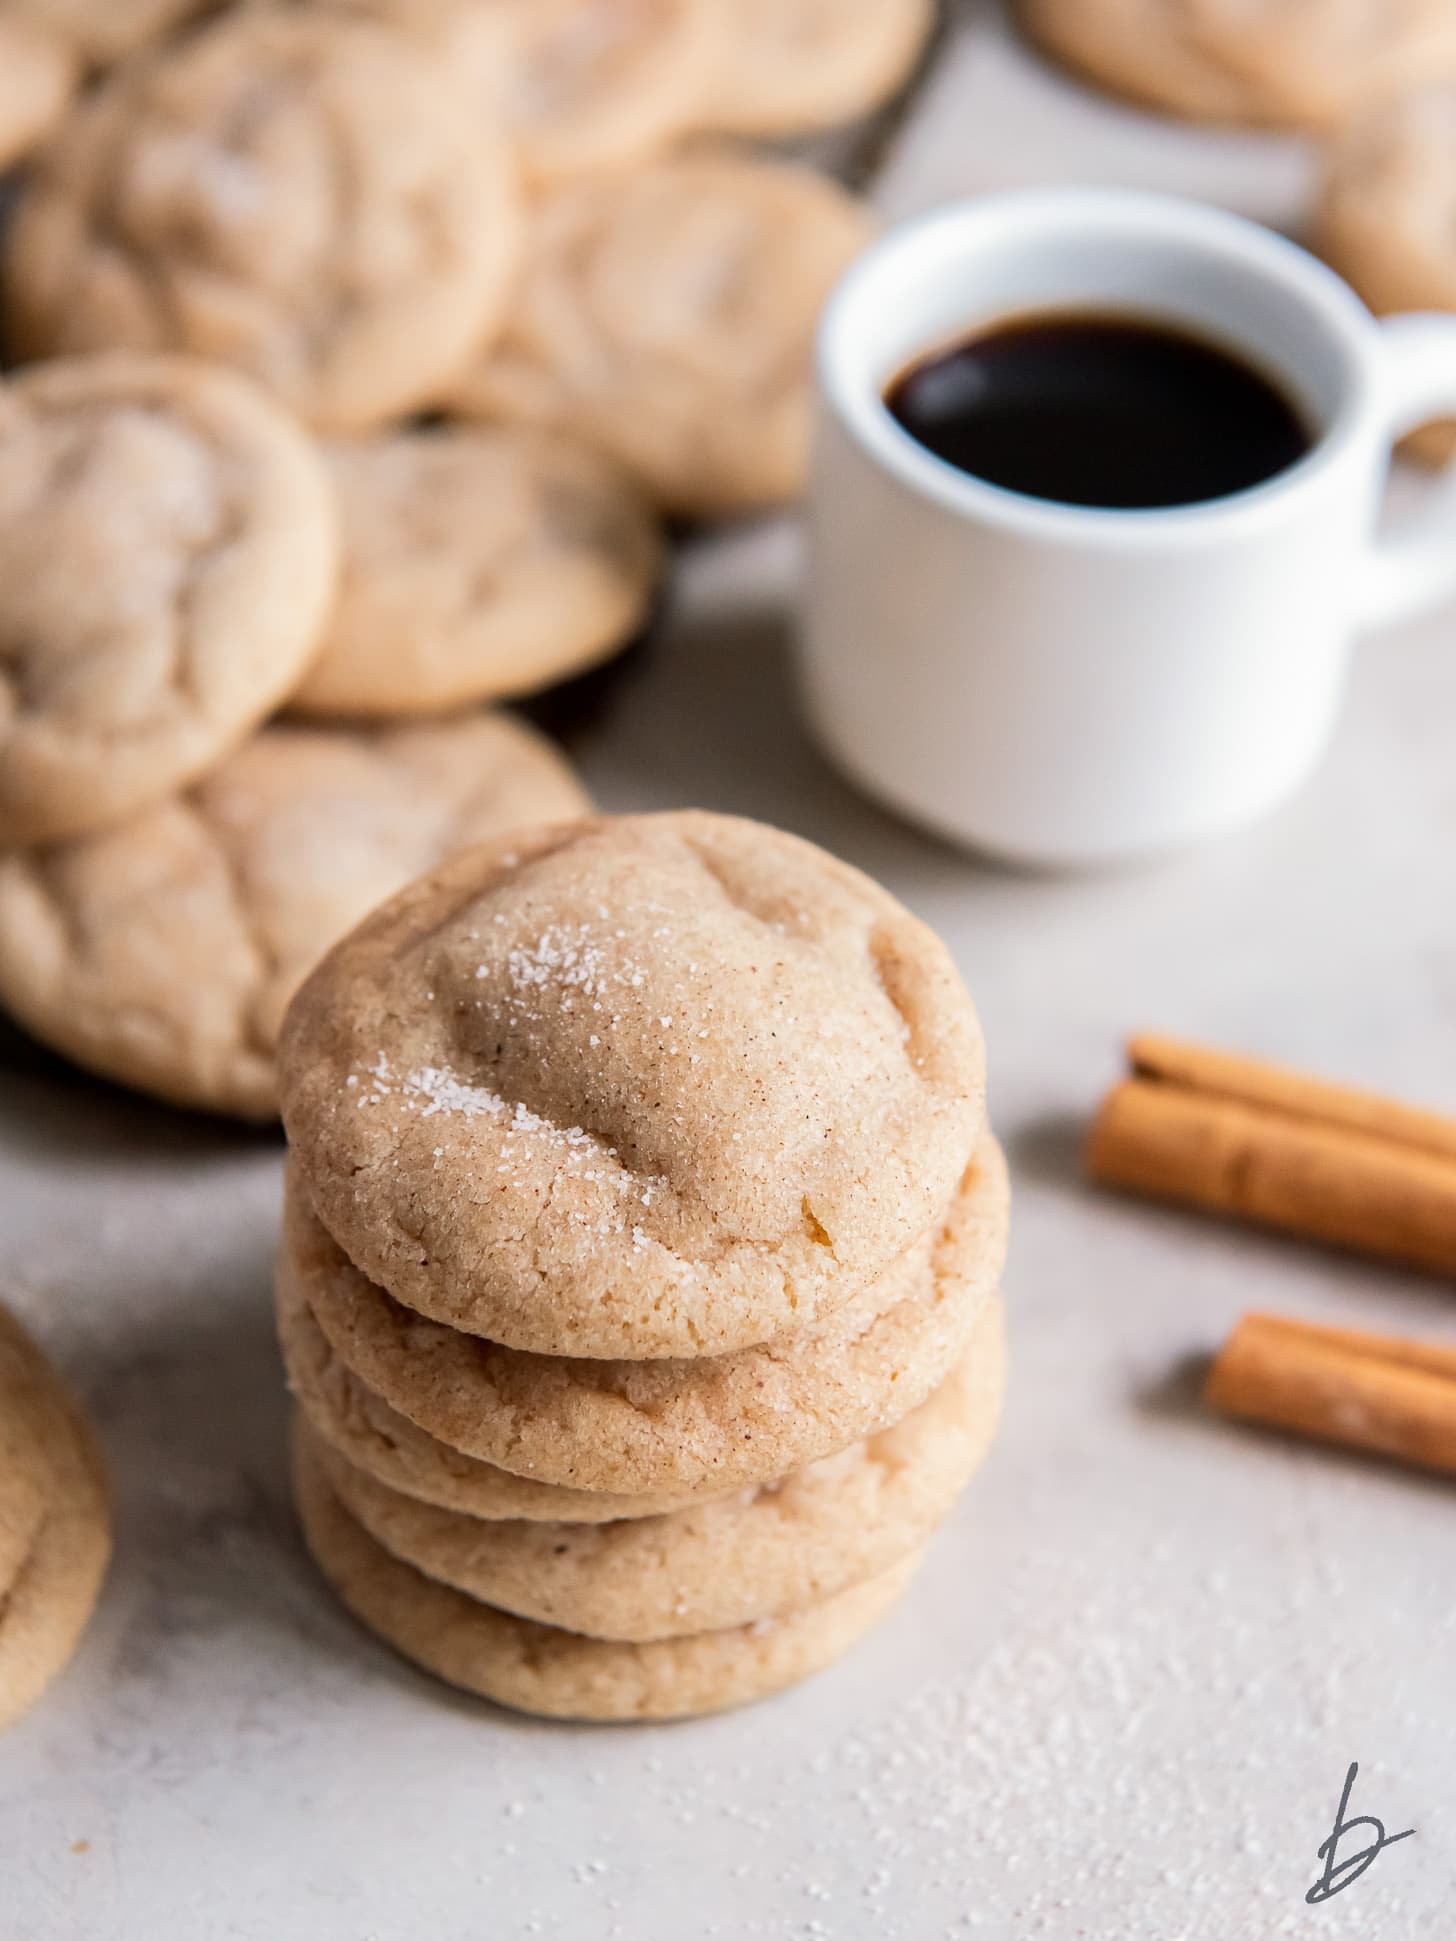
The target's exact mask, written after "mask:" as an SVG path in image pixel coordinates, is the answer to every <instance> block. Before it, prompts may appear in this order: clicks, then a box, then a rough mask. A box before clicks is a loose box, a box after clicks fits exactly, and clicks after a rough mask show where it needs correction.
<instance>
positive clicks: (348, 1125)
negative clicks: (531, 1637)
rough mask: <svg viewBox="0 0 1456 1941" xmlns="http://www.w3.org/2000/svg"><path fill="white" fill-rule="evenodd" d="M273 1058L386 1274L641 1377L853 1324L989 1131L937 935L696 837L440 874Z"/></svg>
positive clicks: (333, 1214) (767, 843) (626, 826)
mask: <svg viewBox="0 0 1456 1941" xmlns="http://www.w3.org/2000/svg"><path fill="white" fill-rule="evenodd" d="M280 1063H281V1067H282V1092H283V1117H284V1122H285V1124H286V1126H287V1128H288V1135H289V1142H290V1145H291V1147H292V1150H293V1154H294V1159H295V1163H296V1164H297V1166H298V1169H299V1172H300V1174H301V1177H302V1182H303V1184H304V1186H305V1188H306V1190H307V1193H308V1195H309V1197H310V1199H311V1200H312V1203H313V1206H314V1208H315V1210H316V1211H317V1213H318V1216H319V1218H320V1220H321V1221H322V1222H323V1223H324V1225H325V1226H326V1227H327V1228H328V1229H329V1231H330V1233H332V1234H333V1236H334V1237H335V1239H337V1240H338V1242H339V1244H340V1245H341V1246H342V1247H343V1248H344V1249H345V1250H346V1252H347V1253H348V1255H349V1257H350V1258H351V1259H352V1260H353V1261H354V1262H355V1264H356V1265H357V1266H358V1267H359V1268H360V1269H361V1270H362V1271H363V1272H364V1273H365V1274H367V1275H368V1276H369V1277H370V1278H371V1279H372V1280H375V1281H377V1282H379V1283H380V1285H381V1286H383V1287H385V1288H387V1289H388V1290H389V1292H390V1293H392V1294H393V1295H395V1296H396V1297H397V1298H398V1299H399V1300H400V1301H403V1302H405V1303H406V1304H407V1305H409V1306H410V1307H413V1308H416V1309H418V1310H419V1311H420V1312H421V1313H423V1314H428V1315H431V1316H433V1317H435V1318H436V1319H438V1320H441V1321H445V1322H448V1323H449V1324H450V1325H451V1326H452V1327H456V1328H463V1329H467V1330H469V1331H470V1332H472V1333H477V1334H483V1335H488V1336H490V1337H491V1339H492V1340H494V1341H497V1342H502V1343H504V1344H506V1345H507V1346H509V1347H514V1348H522V1349H528V1350H534V1351H536V1352H539V1353H545V1354H566V1355H573V1356H583V1355H585V1356H601V1357H608V1358H611V1357H621V1358H624V1359H631V1360H643V1359H649V1358H653V1357H659V1356H661V1357H668V1356H694V1355H710V1354H718V1353H722V1352H724V1351H726V1350H728V1349H733V1348H739V1347H745V1346H748V1345H750V1344H752V1343H755V1342H761V1341H766V1340H769V1339H770V1338H771V1337H772V1336H774V1335H778V1334H781V1333H783V1332H784V1330H786V1329H790V1328H803V1327H806V1326H808V1325H809V1324H810V1323H811V1322H813V1321H814V1320H815V1319H817V1318H820V1317H822V1316H824V1315H827V1314H828V1313H830V1312H831V1311H832V1310H833V1309H835V1308H837V1307H840V1306H842V1305H844V1304H845V1303H846V1302H848V1301H849V1300H850V1299H851V1298H852V1297H853V1296H854V1295H856V1294H858V1293H860V1292H862V1291H863V1290H864V1289H865V1288H866V1287H868V1286H869V1285H870V1284H871V1283H872V1282H874V1281H875V1280H876V1279H877V1278H878V1277H879V1276H881V1275H883V1274H884V1273H885V1272H886V1271H887V1270H888V1269H889V1268H890V1267H891V1265H892V1263H894V1262H895V1261H896V1260H897V1259H898V1258H899V1257H900V1256H902V1255H903V1254H904V1253H905V1251H906V1249H907V1248H909V1247H912V1246H913V1245H914V1244H915V1243H916V1242H917V1241H919V1240H921V1239H922V1238H923V1237H925V1236H927V1235H928V1234H929V1233H930V1232H931V1231H932V1229H933V1228H935V1227H937V1226H938V1225H939V1224H940V1222H941V1221H942V1220H943V1219H944V1216H945V1209H946V1207H947V1206H948V1204H949V1203H950V1201H951V1199H952V1196H953V1195H954V1193H955V1189H956V1186H957V1183H958V1181H959V1180H960V1178H961V1176H962V1173H963V1172H964V1170H965V1167H966V1165H967V1163H968V1160H969V1159H970V1156H971V1153H972V1149H973V1147H974V1145H975V1142H976V1138H977V1135H978V1132H979V1129H980V1127H981V1124H982V1119H983V1106H984V1101H983V1060H982V1048H981V1035H980V1028H979V1025H978V1023H977V1019H976V1014H975V1011H974V1008H973V1007H972V1004H971V1001H970V998H969V996H968V995H967V993H966V990H965V987H964V985H963V984H962V983H961V981H960V979H959V977H958V976H957V974H956V971H955V968H954V966H953V964H952V963H951V960H950V957H949V955H948V953H947V952H946V949H945V947H944V945H943V944H942V943H941V942H940V940H939V939H938V938H937V937H936V936H935V935H934V934H933V933H932V932H931V931H930V930H928V929H927V928H926V927H925V926H924V925H923V924H921V923H919V922H917V921H916V919H915V918H913V917H912V916H911V915H910V914H909V912H908V911H906V910H905V909H904V908H903V907H902V906H901V905H900V904H898V903H897V902H896V901H895V899H894V898H893V897H892V896H890V895H889V893H888V892H887V891H885V890H883V889H881V888H880V887H879V885H878V884H875V883H873V882H871V881H870V879H869V878H868V877H866V876H863V875H861V874H860V872H859V871H858V870H855V869H851V868H850V867H849V866H848V865H847V864H844V863H841V862H838V861H837V860H836V859H834V858H833V857H831V856H828V855H826V854H825V853H824V852H823V851H822V850H820V849H816V848H815V847H814V846H813V845H812V844H811V843H806V842H803V841H801V840H800V839H799V838H797V837H794V836H788V835H784V834H782V833H781V832H779V831H777V830H773V829H768V828H765V827H764V826H762V825H761V824H758V823H753V822H747V821H742V820H739V819H737V818H734V817H728V816H715V815H707V814H701V813H694V812H687V813H679V814H667V815H652V816H621V817H615V818H612V817H604V818H600V819H596V820H589V821H583V822H581V823H578V824H576V825H574V826H571V827H557V828H554V829H542V830H533V831H529V832H518V833H517V834H515V835H513V836H511V837H508V838H503V839H502V840H501V841H499V842H496V843H494V844H490V845H484V846H482V847H481V848H480V849H478V850H475V851H473V852H470V853H468V854H466V855H464V856H461V857H458V858H456V859H455V860H454V861H452V862H450V863H447V864H446V865H444V867H442V868H441V869H439V870H438V871H436V872H435V873H434V874H433V875H431V876H429V877H426V878H425V879H424V880H423V881H421V882H419V883H416V884H414V885H413V886H412V887H411V888H410V889H409V890H407V891H405V892H404V893H403V894H402V895H401V896H399V897H397V898H395V899H394V900H393V901H392V902H391V903H389V904H387V905H386V906H385V907H384V908H383V909H382V910H380V911H378V912H376V914H375V915H374V916H373V917H372V918H370V919H369V921H368V922H367V923H365V924H363V925H361V926H360V928H359V929H358V930H356V931H355V932H354V933H353V935H352V936H351V937H349V938H348V939H346V940H345V942H344V943H343V944H341V945H340V946H339V947H338V948H337V949H335V950H334V951H332V952H331V953H330V954H329V956H328V957H327V958H326V959H325V960H324V962H323V964H321V965H320V967H319V969H318V970H317V971H316V972H315V973H314V975H313V976H312V977H311V978H310V979H309V980H308V982H307V983H306V984H305V985H304V987H303V989H302V990H301V991H300V993H299V995H298V997H297V998H296V1000H295V1001H294V1004H293V1006H292V1007H291V1009H290V1011H289V1014H288V1019H287V1021H286V1024H285V1027H284V1037H283V1045H282V1056H281V1060H280ZM606 1486H607V1487H612V1486H613V1485H610V1484H608V1485H606Z"/></svg>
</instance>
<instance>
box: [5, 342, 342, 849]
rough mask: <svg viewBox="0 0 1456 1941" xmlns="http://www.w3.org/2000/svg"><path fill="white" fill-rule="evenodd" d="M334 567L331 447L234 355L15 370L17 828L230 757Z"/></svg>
mask: <svg viewBox="0 0 1456 1941" xmlns="http://www.w3.org/2000/svg"><path fill="white" fill-rule="evenodd" d="M336 564H337V533H336V520H335V516H334V501H333V494H332V492H331V490H330V487H329V481H328V476H327V474H326V472H325V471H324V468H323V465H322V462H321V461H320V459H319V457H318V455H317V453H316V452H315V450H314V448H313V446H312V444H311V443H310V441H309V440H308V439H307V438H306V437H305V435H304V434H303V433H302V432H301V431H300V430H299V429H298V427H297V425H296V424H295V423H294V422H293V420H292V419H291V418H290V417H289V416H288V415H287V414H286V413H285V412H283V411H282V410H280V409H279V407H278V406H277V405H276V404H274V403H273V402H272V400H271V399H270V398H269V397H268V396H267V395H266V394H265V393H264V392H262V391H260V390H259V389H258V387H257V386H256V385H254V384H252V383H250V382H249V381H248V380H247V379H246V378H243V377H241V376H239V375H237V374H236V373H235V372H232V371H228V370H225V369H223V368H221V367H220V366H217V365H210V364H203V363H201V362H199V361H197V360H195V359H192V358H182V357H168V356H155V357H153V356H138V355H132V354H128V353H126V352H118V353H115V354H113V355H107V356H97V357H78V358H71V359H66V360H62V361H60V362H57V363H54V364H42V365H36V366H33V367H30V368H27V369H25V370H21V371H17V372H15V373H14V374H13V375H12V376H11V377H10V378H9V379H8V381H5V382H4V383H0V844H4V845H20V844H31V843H41V842H52V841H55V840H57V839H59V838H63V837H67V836H75V835H82V834H85V833H86V832H88V831H90V830H93V829H99V828H104V827H106V826H107V825H108V824H111V823H115V822H119V821H121V820H122V819H123V818H125V817H127V816H129V815H131V814H132V813H133V812H134V811H135V810H137V809H139V808H141V807H142V806H143V805H144V804H146V803H149V802H154V801H157V800H158V799H160V798H161V797H163V796H165V795H168V794H170V793H171V791H172V790H174V789H176V788H178V787H180V786H182V785H184V784H185V783H187V782H189V781H191V780H192V779H193V777H194V776H196V775H198V774H199V773H200V772H201V771H202V770H204V769H206V768H207V767H209V766H210V765H211V764H212V763H214V762H216V761H217V760H218V759H219V758H220V757H221V756H222V755H224V754H225V753H226V752H227V751H228V749H229V748H231V747H233V746H234V745H235V744H236V743H238V742H240V741H241V740H242V739H243V738H244V736H246V735H247V734H248V733H249V731H250V730H251V729H252V728H253V727H255V726H256V724H257V723H258V722H259V721H260V720H261V719H262V718H263V716H264V715H266V714H267V713H269V712H270V710H271V709H273V708H275V707H276V706H277V705H278V703H279V702H280V701H281V700H283V698H284V697H285V696H286V695H287V694H288V693H289V691H290V690H291V689H292V688H293V687H294V686H295V684H296V683H297V681H298V679H299V677H300V676H301V674H302V672H303V669H304V667H305V666H306V664H307V662H308V658H309V655H310V654H311V653H312V652H313V651H314V648H315V646H316V644H317V641H318V638H319V630H320V628H321V626H322V623H323V619H324V615H325V613H326V612H327V609H328V605H329V601H330V599H331V598H332V595H333V591H334V579H335V570H336Z"/></svg>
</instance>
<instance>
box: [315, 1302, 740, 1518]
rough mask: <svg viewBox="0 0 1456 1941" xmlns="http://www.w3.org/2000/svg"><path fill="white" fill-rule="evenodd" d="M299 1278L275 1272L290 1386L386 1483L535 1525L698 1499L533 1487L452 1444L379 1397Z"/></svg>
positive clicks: (318, 1425)
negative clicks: (321, 1320)
mask: <svg viewBox="0 0 1456 1941" xmlns="http://www.w3.org/2000/svg"><path fill="white" fill-rule="evenodd" d="M300 1278H301V1277H300V1276H299V1275H297V1274H294V1273H287V1274H283V1273H280V1275H279V1276H278V1288H277V1293H278V1341H279V1346H280V1347H281V1348H282V1351H283V1365H284V1368H285V1369H286V1370H287V1374H288V1386H289V1388H290V1389H291V1390H292V1392H293V1397H294V1400H295V1401H296V1402H297V1403H298V1406H299V1408H300V1410H301V1411H302V1413H303V1414H304V1415H305V1416H306V1417H307V1419H308V1424H309V1427H310V1428H311V1429H312V1430H313V1431H314V1432H315V1434H316V1435H318V1436H320V1437H321V1438H322V1439H323V1440H324V1441H325V1442H327V1443H328V1444H329V1446H330V1448H332V1449H334V1450H336V1451H337V1452H338V1454H339V1455H340V1456H342V1457H343V1458H344V1460H345V1461H346V1462H348V1463H350V1464H352V1466H353V1467H354V1468H355V1469H361V1470H363V1471H364V1473H365V1475H367V1476H373V1477H375V1478H376V1479H377V1480H378V1481H379V1482H381V1483H384V1484H386V1485H387V1486H388V1487H389V1488H390V1489H392V1490H397V1491H399V1492H400V1493H401V1494H403V1495H405V1496H413V1497H417V1498H418V1499H419V1501H420V1502H422V1503H434V1504H437V1505H438V1506H439V1507H440V1508H441V1509H444V1510H459V1511H461V1512H462V1513H463V1514H464V1515H466V1516H475V1517H485V1518H487V1519H495V1520H501V1521H505V1520H513V1519H521V1518H524V1519H527V1520H529V1521H531V1522H536V1523H559V1522H561V1521H563V1520H566V1521H569V1522H572V1523H615V1522H616V1521H617V1520H618V1518H620V1517H626V1516H660V1515H661V1514H662V1513H663V1512H664V1511H666V1510H676V1509H681V1508H682V1507H683V1505H684V1504H685V1503H688V1502H700V1501H702V1500H703V1498H702V1497H701V1496H697V1495H694V1494H693V1493H692V1492H684V1493H682V1494H680V1495H676V1496H674V1495H670V1494H669V1495H666V1496H663V1495H658V1494H652V1495H640V1496H631V1495H614V1494H613V1493H612V1492H611V1491H610V1490H602V1489H592V1490H588V1489H570V1488H566V1487H564V1486H563V1485H561V1484H557V1483H538V1482H536V1481H535V1480H534V1478H532V1477H530V1476H513V1475H512V1474H511V1472H510V1470H508V1469H501V1468H499V1467H497V1465H496V1464H494V1463H488V1462H482V1461H481V1460H480V1458H479V1457H478V1456H467V1455H465V1454H464V1453H463V1451H461V1450H459V1449H452V1448H451V1447H450V1444H449V1443H448V1442H441V1441H440V1440H439V1438H438V1437H436V1436H432V1435H431V1434H430V1433H429V1431H428V1430H426V1429H422V1428H420V1427H419V1426H418V1424H417V1423H414V1422H411V1421H410V1419H409V1417H408V1416H405V1415H401V1414H400V1412H399V1410H398V1409H396V1408H394V1407H393V1406H392V1405H391V1404H390V1403H388V1402H386V1401H385V1399H384V1397H383V1396H382V1395H376V1394H375V1392H374V1390H373V1389H372V1388H370V1387H369V1385H368V1383H367V1382H363V1381H361V1380H360V1379H359V1377H358V1376H357V1375H356V1374H355V1373H354V1371H353V1369H352V1368H350V1366H349V1364H348V1363H347V1362H346V1361H344V1360H342V1359H341V1357H340V1356H339V1355H337V1354H336V1353H335V1352H334V1347H333V1344H332V1342H331V1341H330V1340H329V1338H328V1336H327V1335H326V1334H325V1333H324V1331H323V1329H322V1328H321V1327H320V1326H319V1324H318V1322H317V1321H316V1320H315V1319H314V1316H313V1309H312V1308H311V1307H310V1306H309V1305H308V1302H307V1301H306V1300H305V1299H304V1297H303V1294H302V1291H301V1287H300Z"/></svg>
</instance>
